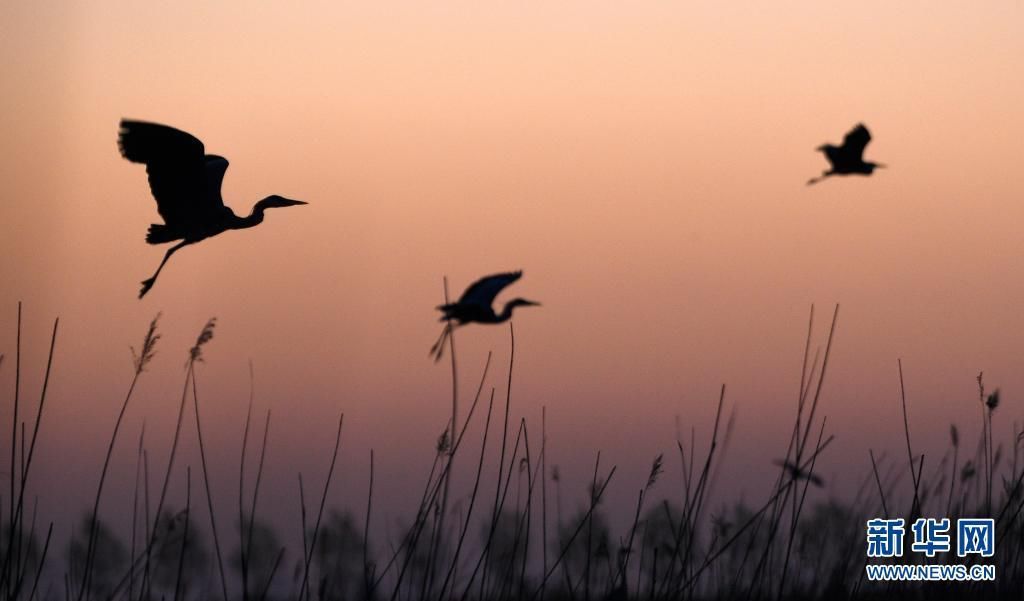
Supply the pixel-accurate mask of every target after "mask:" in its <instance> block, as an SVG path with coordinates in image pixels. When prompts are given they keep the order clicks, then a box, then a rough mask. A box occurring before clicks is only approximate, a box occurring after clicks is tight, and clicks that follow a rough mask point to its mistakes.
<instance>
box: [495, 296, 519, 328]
mask: <svg viewBox="0 0 1024 601" xmlns="http://www.w3.org/2000/svg"><path fill="white" fill-rule="evenodd" d="M515 307H516V305H515V303H514V302H513V301H509V302H507V303H505V308H504V309H502V310H501V313H498V315H497V320H496V322H495V323H501V322H503V321H508V320H510V319H512V309H514V308H515Z"/></svg>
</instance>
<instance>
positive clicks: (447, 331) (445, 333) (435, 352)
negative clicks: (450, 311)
mask: <svg viewBox="0 0 1024 601" xmlns="http://www.w3.org/2000/svg"><path fill="white" fill-rule="evenodd" d="M451 335H452V324H451V322H448V323H446V324H444V329H443V330H441V335H440V336H439V337H438V338H437V342H435V343H434V346H432V347H430V356H431V357H433V358H434V361H440V360H441V356H442V355H444V343H445V342H446V341H447V340H448V337H449V336H451Z"/></svg>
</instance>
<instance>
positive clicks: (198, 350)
mask: <svg viewBox="0 0 1024 601" xmlns="http://www.w3.org/2000/svg"><path fill="white" fill-rule="evenodd" d="M216 326H217V318H216V317H211V318H210V320H209V321H207V322H206V325H205V326H203V331H201V332H199V337H198V338H196V344H195V346H193V347H192V348H191V349H190V350H189V360H190V361H199V362H202V360H203V345H205V344H206V343H207V342H209V341H210V340H212V339H213V328H214V327H216Z"/></svg>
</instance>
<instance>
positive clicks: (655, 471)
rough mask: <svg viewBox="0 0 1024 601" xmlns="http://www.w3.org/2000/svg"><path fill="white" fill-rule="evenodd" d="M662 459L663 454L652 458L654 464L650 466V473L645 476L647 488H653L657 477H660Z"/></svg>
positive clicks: (662, 469)
mask: <svg viewBox="0 0 1024 601" xmlns="http://www.w3.org/2000/svg"><path fill="white" fill-rule="evenodd" d="M663 457H664V453H658V456H657V457H655V458H654V463H652V464H651V473H650V475H649V476H647V488H650V487H652V486H654V484H655V483H656V482H657V481H658V476H660V475H661V472H663V471H664V467H663V466H662V459H663Z"/></svg>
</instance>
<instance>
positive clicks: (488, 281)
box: [430, 271, 540, 361]
mask: <svg viewBox="0 0 1024 601" xmlns="http://www.w3.org/2000/svg"><path fill="white" fill-rule="evenodd" d="M521 277H523V272H522V271H512V272H509V273H497V274H494V275H489V276H487V277H483V278H480V279H479V280H477V281H476V282H474V283H473V285H472V286H470V287H469V288H466V291H465V292H463V293H462V296H461V297H459V300H458V301H456V302H454V303H448V304H446V305H440V306H438V307H437V310H438V311H441V312H442V313H444V315H443V316H442V317H441V321H445V322H447V323H446V324H445V326H444V330H442V331H441V336H440V337H439V338H438V339H437V342H435V343H434V346H432V347H430V354H431V356H433V357H434V360H435V361H440V359H441V355H443V354H444V343H445V341H446V340H447V339H448V336H450V335H451V333H452V330H453V329H455V328H457V327H458V326H461V325H465V324H467V323H503V322H506V321H508V320H509V319H511V318H512V310H513V309H515V308H516V307H534V306H538V305H540V303H537V302H534V301H530V300H526V299H524V298H514V299H512V300H510V301H508V302H507V303H505V308H504V309H502V310H501V313H495V312H494V307H493V305H494V297H496V296H498V293H500V292H501V291H502V290H504V289H505V287H506V286H508V285H509V284H511V283H512V282H514V281H516V280H518V279H519V278H521Z"/></svg>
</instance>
